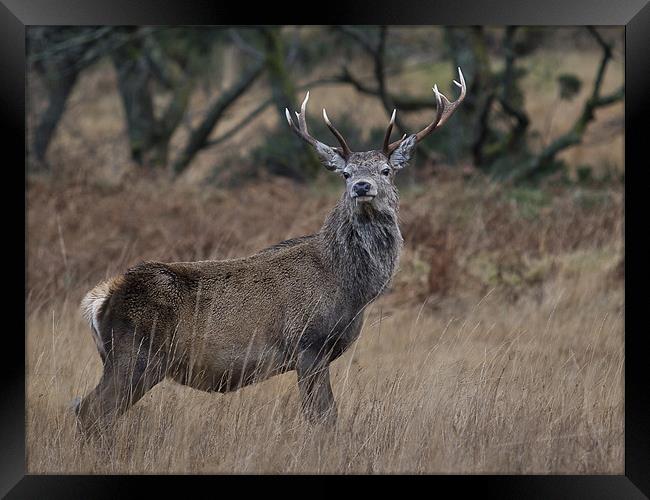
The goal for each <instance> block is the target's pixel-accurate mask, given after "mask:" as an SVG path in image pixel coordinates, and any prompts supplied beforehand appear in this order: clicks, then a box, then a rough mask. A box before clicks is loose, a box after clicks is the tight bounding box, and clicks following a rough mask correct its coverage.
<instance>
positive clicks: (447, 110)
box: [388, 67, 467, 154]
mask: <svg viewBox="0 0 650 500" xmlns="http://www.w3.org/2000/svg"><path fill="white" fill-rule="evenodd" d="M458 79H459V80H460V83H459V82H457V81H456V80H454V83H455V84H456V86H458V87H460V95H459V96H458V99H456V100H455V101H454V102H450V101H449V99H447V98H446V97H445V95H444V94H443V93H442V92H440V91H439V90H438V86H437V85H434V86H433V89H432V90H433V93H434V94H435V96H436V116H435V118H434V119H433V121H432V122H431V123H430V124H429V125H427V126H426V127H425V128H423V129H422V130H420V131H419V132H418V133H417V134H416V136H415V137H416V142H420V141H421V140H422V139H424V138H425V137H426V136H428V135H429V134H430V133H431V132H433V131H434V130H435V129H437V128H438V127H441V126H442V125H444V124H445V122H446V121H447V120H448V119H449V118H450V117H451V115H453V114H454V112H455V111H456V108H458V106H459V105H460V103H461V102H463V100H464V99H465V95H466V94H467V84H466V83H465V77H464V76H463V72H462V71H461V69H460V67H459V68H458ZM403 140H404V137H402V138H401V139H400V140H398V141H395V142H392V143H391V144H389V145H388V153H389V154H390V153H392V152H393V151H394V150H395V149H397V147H398V146H399V145H400V144H401V142H402V141H403Z"/></svg>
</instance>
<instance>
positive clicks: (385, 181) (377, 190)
mask: <svg viewBox="0 0 650 500" xmlns="http://www.w3.org/2000/svg"><path fill="white" fill-rule="evenodd" d="M458 76H459V80H460V82H457V81H456V80H454V83H455V84H456V85H457V86H458V87H459V88H460V96H459V97H458V99H457V100H456V101H454V102H450V101H449V100H448V99H447V98H446V97H445V96H444V95H443V94H442V93H441V92H440V91H439V90H438V87H437V86H434V87H433V93H434V94H435V96H436V104H437V109H436V116H435V118H434V119H433V121H432V122H431V123H430V124H429V125H427V126H426V127H425V128H423V129H422V130H420V131H419V132H418V133H417V134H411V135H406V134H405V135H404V136H403V137H402V138H401V139H398V140H397V141H395V142H390V135H391V132H392V130H393V126H394V124H395V111H393V115H392V116H391V119H390V122H389V123H388V129H387V130H386V134H385V136H384V144H383V147H382V149H380V150H372V151H364V152H358V153H357V152H353V151H352V150H350V148H349V146H348V144H347V143H346V142H345V139H344V138H343V136H342V135H341V133H340V132H339V131H338V130H337V129H336V128H335V127H334V125H332V122H331V121H330V120H329V118H328V117H327V112H326V111H325V109H323V118H324V120H325V123H326V124H327V126H328V128H329V129H330V131H331V132H332V134H334V136H335V137H336V139H337V140H338V142H339V144H340V147H332V146H328V145H327V144H324V143H322V142H320V141H319V140H317V139H315V138H314V137H312V136H311V135H310V133H309V131H308V129H307V121H306V109H307V101H308V100H309V92H307V95H306V96H305V99H304V101H303V102H302V106H301V108H300V113H298V112H296V118H297V119H298V126H296V125H295V124H294V121H293V119H292V118H291V113H289V110H288V109H287V110H286V116H287V121H288V122H289V126H290V127H291V129H292V130H293V131H294V132H295V133H296V135H298V137H300V138H301V139H302V140H304V141H305V142H307V143H309V144H310V145H311V146H313V147H314V149H315V150H316V153H317V155H318V157H319V159H320V161H321V163H322V164H323V166H324V167H325V168H327V169H328V170H331V171H333V172H337V173H339V174H340V175H341V176H342V177H343V178H344V179H345V183H346V192H347V194H348V196H349V197H350V200H352V201H353V202H355V203H362V204H365V203H370V204H372V205H374V206H377V207H380V206H381V205H382V204H383V203H386V202H389V201H390V200H392V199H394V198H396V197H395V196H394V195H395V194H396V191H395V187H394V185H393V180H394V178H395V174H396V172H398V171H399V170H401V169H402V168H404V167H405V166H406V165H408V163H409V161H410V159H411V157H412V156H413V152H414V151H415V146H416V145H417V143H418V142H420V141H421V140H422V139H424V138H425V137H426V136H428V135H429V134H430V133H431V132H433V131H434V130H435V129H437V128H438V127H440V126H442V125H443V124H444V123H445V122H446V121H447V120H448V119H449V117H450V116H451V115H452V114H453V113H454V111H455V110H456V108H457V107H458V106H459V105H460V103H461V102H462V101H463V99H464V98H465V94H466V91H467V86H466V84H465V78H464V77H463V73H462V71H461V70H460V68H458Z"/></svg>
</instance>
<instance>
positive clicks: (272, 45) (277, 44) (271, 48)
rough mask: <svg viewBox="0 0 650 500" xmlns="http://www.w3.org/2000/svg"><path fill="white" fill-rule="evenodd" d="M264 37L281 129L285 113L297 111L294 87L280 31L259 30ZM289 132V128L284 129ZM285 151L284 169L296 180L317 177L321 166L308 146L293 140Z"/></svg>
mask: <svg viewBox="0 0 650 500" xmlns="http://www.w3.org/2000/svg"><path fill="white" fill-rule="evenodd" d="M262 34H263V35H264V57H265V59H264V60H265V64H266V69H267V71H268V75H269V81H270V85H271V95H272V97H273V102H274V104H275V108H276V109H277V111H278V116H279V118H280V123H281V126H286V117H285V109H289V111H291V112H293V111H294V110H297V109H298V106H297V103H296V97H295V96H296V87H295V85H294V82H293V80H292V79H291V77H290V75H289V72H288V70H287V67H286V65H285V50H284V40H283V39H282V34H281V33H280V28H277V27H271V28H264V29H262ZM287 130H288V127H287ZM291 144H292V145H293V147H292V149H291V150H288V151H287V153H286V155H287V163H286V166H287V167H288V168H290V169H291V170H292V171H293V172H295V175H294V177H295V178H296V179H299V180H304V179H306V178H310V177H314V176H316V175H317V174H318V173H319V172H320V170H321V166H320V162H319V161H318V158H317V157H316V154H315V153H314V151H313V150H312V149H311V147H310V146H308V145H307V144H305V143H303V142H302V141H299V140H298V139H296V140H295V141H292V142H291Z"/></svg>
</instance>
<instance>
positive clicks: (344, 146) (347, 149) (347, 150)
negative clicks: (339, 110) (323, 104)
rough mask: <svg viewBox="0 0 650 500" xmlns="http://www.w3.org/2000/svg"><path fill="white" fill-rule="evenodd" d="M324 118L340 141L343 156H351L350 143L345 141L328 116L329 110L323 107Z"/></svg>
mask: <svg viewBox="0 0 650 500" xmlns="http://www.w3.org/2000/svg"><path fill="white" fill-rule="evenodd" d="M323 119H324V120H325V124H326V125H327V128H329V129H330V131H331V132H332V134H334V137H336V139H337V140H338V141H339V144H341V150H342V151H343V158H346V159H347V158H349V157H350V155H351V154H352V151H351V150H350V147H349V146H348V143H347V142H345V139H344V138H343V136H342V135H341V132H339V131H338V130H336V127H334V125H332V122H331V121H330V119H329V118H328V117H327V111H325V108H323Z"/></svg>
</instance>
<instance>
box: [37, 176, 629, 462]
mask: <svg viewBox="0 0 650 500" xmlns="http://www.w3.org/2000/svg"><path fill="white" fill-rule="evenodd" d="M402 191H403V202H402V211H401V218H402V220H403V224H402V228H403V234H404V238H405V250H404V253H403V258H402V261H401V266H400V271H399V272H398V274H397V276H396V278H395V282H394V284H393V287H392V290H391V291H390V293H388V294H387V295H386V296H384V297H383V298H381V299H380V300H378V301H377V302H376V303H375V304H373V305H372V306H371V308H370V310H369V315H368V319H367V320H366V323H365V325H364V329H363V332H362V335H361V338H360V340H359V341H358V343H357V345H356V346H355V347H353V348H352V349H351V350H350V351H349V352H348V353H346V354H345V355H344V356H343V357H342V358H341V359H340V360H338V361H336V362H335V363H334V365H333V369H334V370H333V377H334V379H333V385H334V391H335V394H336V398H337V400H338V401H339V411H340V422H339V425H338V427H337V430H336V431H335V432H334V433H333V434H328V435H321V434H319V433H318V431H317V430H313V429H310V428H309V427H308V426H307V425H306V424H305V423H304V422H303V420H302V417H301V415H300V411H299V405H298V400H297V393H296V389H295V375H294V374H292V373H291V374H287V375H283V376H280V377H276V378H274V379H272V380H269V381H267V382H264V383H262V384H259V385H256V386H252V387H249V388H246V389H243V390H241V391H239V392H237V393H234V394H229V395H213V394H207V393H202V392H198V391H194V390H192V389H188V388H186V387H181V386H178V385H175V384H174V383H172V382H164V383H163V384H161V385H160V386H158V387H156V388H155V389H154V390H153V391H151V393H150V394H148V395H147V396H146V397H145V398H144V399H143V400H142V401H141V402H139V403H138V404H137V405H136V406H135V407H134V408H132V409H131V411H130V412H129V413H128V414H127V415H126V416H125V417H124V418H123V419H122V420H121V421H120V423H119V425H118V428H117V433H116V435H115V443H114V446H113V447H112V448H111V449H109V448H97V447H92V446H90V447H89V446H85V447H84V446H82V445H81V443H80V441H79V440H78V436H76V435H75V434H74V432H73V419H72V415H71V414H70V412H69V411H68V409H67V408H66V405H67V403H68V402H69V401H70V400H71V399H72V398H73V397H75V396H77V395H81V394H84V393H85V392H86V391H88V390H89V389H90V388H92V386H93V385H94V383H95V382H96V379H97V378H98V377H99V374H100V372H101V363H100V359H99V356H98V354H97V352H96V350H95V346H94V343H93V341H92V339H91V336H90V333H89V331H88V327H87V325H86V324H85V323H84V322H83V320H82V318H81V316H80V314H79V311H78V302H79V299H80V298H81V296H82V294H83V293H84V292H85V291H87V290H88V288H89V287H90V286H92V285H94V284H95V283H96V282H97V281H99V280H100V279H102V278H104V277H106V276H109V275H112V274H115V273H117V272H120V271H122V270H124V269H125V268H127V267H128V266H130V265H132V264H135V263H136V262H138V261H140V260H147V259H156V260H163V261H174V260H194V259H206V258H213V259H219V258H228V257H234V256H241V255H246V254H249V253H252V252H254V251H256V250H257V249H259V248H261V247H263V246H265V245H267V244H271V243H273V242H276V241H278V240H281V239H284V238H287V237H291V236H296V235H300V234H304V233H307V232H310V231H314V230H316V229H317V228H318V227H319V225H320V223H321V221H322V219H323V216H324V214H325V213H326V212H327V210H328V209H329V208H330V207H331V206H332V204H333V203H334V201H335V198H336V197H337V196H338V189H335V188H333V186H332V185H330V184H328V183H326V182H325V180H324V181H323V182H321V183H320V184H319V185H318V186H310V187H296V186H295V185H294V184H291V183H290V182H288V181H282V180H273V181H269V182H265V183H263V184H255V185H249V186H246V187H243V188H238V189H236V190H231V191H227V192H226V191H222V190H219V189H216V188H211V187H210V188H206V187H204V188H197V187H188V186H184V187H183V186H180V185H173V184H168V183H166V182H165V181H160V180H159V181H152V180H150V179H144V180H139V181H138V180H131V181H130V182H129V183H125V184H123V185H121V186H119V187H106V186H98V185H93V183H76V184H74V183H73V184H70V185H61V184H60V183H57V182H55V181H48V180H42V179H38V178H33V179H30V186H29V191H28V195H29V196H28V206H29V212H28V318H27V331H28V338H27V347H28V360H27V361H28V363H27V364H28V367H27V373H28V421H27V424H28V429H27V430H28V467H29V470H30V472H61V471H65V472H89V473H113V472H130V473H135V472H204V473H207V472H504V473H505V472H512V473H550V472H557V473H586V472H589V473H620V472H621V471H622V467H623V465H622V464H623V461H622V460H623V372H622V367H623V316H622V315H623V281H622V279H621V277H620V273H619V267H620V262H621V255H622V252H623V244H622V216H623V214H622V192H621V190H620V189H608V190H603V189H599V190H587V189H582V190H579V191H576V190H570V189H560V190H558V191H557V192H545V195H544V196H545V198H544V199H542V200H537V199H533V200H531V199H527V198H526V196H525V194H526V192H516V191H514V192H513V191H512V190H509V189H506V188H504V187H500V186H499V185H496V184H492V183H488V182H487V181H484V180H482V179H474V180H472V181H470V182H467V181H465V180H462V179H461V178H455V177H454V176H449V175H448V176H447V178H446V179H439V180H436V179H435V178H434V179H430V180H429V181H427V182H426V183H425V184H423V185H420V186H417V187H412V188H406V189H403V190H402ZM449 269H452V270H453V271H449Z"/></svg>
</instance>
